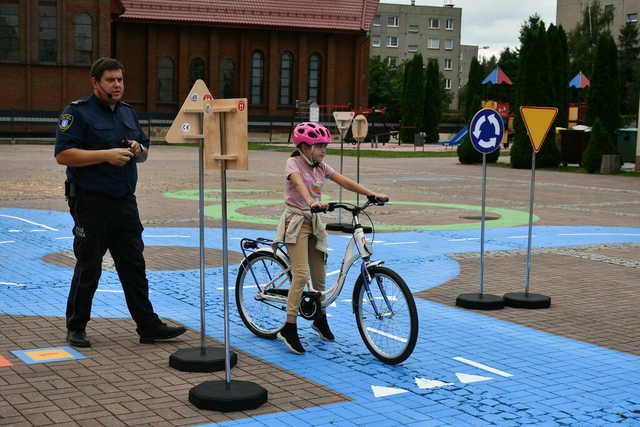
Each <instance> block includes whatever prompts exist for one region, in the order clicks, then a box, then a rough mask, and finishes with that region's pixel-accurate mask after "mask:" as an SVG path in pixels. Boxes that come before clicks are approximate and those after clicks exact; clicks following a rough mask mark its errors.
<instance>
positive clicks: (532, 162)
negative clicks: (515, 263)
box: [524, 150, 536, 295]
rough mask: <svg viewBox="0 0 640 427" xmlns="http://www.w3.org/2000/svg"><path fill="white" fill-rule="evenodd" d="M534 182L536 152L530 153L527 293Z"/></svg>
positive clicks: (525, 286) (525, 287)
mask: <svg viewBox="0 0 640 427" xmlns="http://www.w3.org/2000/svg"><path fill="white" fill-rule="evenodd" d="M535 183H536V152H535V150H534V151H533V153H532V154H531V182H530V183H529V232H528V234H527V266H526V268H525V270H526V273H525V278H524V292H525V294H527V295H529V275H530V272H531V237H532V230H533V193H534V189H535V185H536V184H535Z"/></svg>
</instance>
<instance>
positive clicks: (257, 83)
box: [249, 50, 264, 105]
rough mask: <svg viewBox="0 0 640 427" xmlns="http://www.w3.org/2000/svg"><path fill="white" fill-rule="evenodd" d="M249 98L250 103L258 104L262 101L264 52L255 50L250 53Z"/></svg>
mask: <svg viewBox="0 0 640 427" xmlns="http://www.w3.org/2000/svg"><path fill="white" fill-rule="evenodd" d="M250 94H251V98H250V100H249V101H250V103H251V104H253V105H260V104H263V103H264V97H263V94H264V54H263V53H262V52H260V51H259V50H256V51H255V52H253V54H252V55H251V90H250Z"/></svg>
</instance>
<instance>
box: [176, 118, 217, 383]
mask: <svg viewBox="0 0 640 427" xmlns="http://www.w3.org/2000/svg"><path fill="white" fill-rule="evenodd" d="M198 114H202V113H198ZM205 120H206V119H205V115H204V114H202V121H201V123H202V135H200V136H197V137H198V138H199V143H198V220H199V234H200V248H199V249H200V250H199V255H200V348H195V347H194V348H181V349H179V350H177V351H175V352H174V353H172V354H171V356H170V357H169V366H171V367H172V368H174V369H177V370H179V371H183V372H214V371H220V370H222V369H224V364H223V360H224V356H223V354H222V349H221V348H217V347H207V345H206V319H205V293H206V291H205V282H206V280H205V279H206V277H205V269H206V262H205V236H204V232H205V217H204V198H205V194H204V166H205V165H204V162H205V159H204V145H205V138H204V128H205Z"/></svg>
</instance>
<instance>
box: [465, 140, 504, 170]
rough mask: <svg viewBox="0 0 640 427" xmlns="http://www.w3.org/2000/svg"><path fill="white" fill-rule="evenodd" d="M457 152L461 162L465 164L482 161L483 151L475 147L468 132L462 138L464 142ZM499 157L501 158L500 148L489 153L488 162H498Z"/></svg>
mask: <svg viewBox="0 0 640 427" xmlns="http://www.w3.org/2000/svg"><path fill="white" fill-rule="evenodd" d="M457 153H458V160H460V163H462V164H463V165H471V164H474V163H482V153H481V152H479V151H478V150H476V149H475V148H473V144H471V139H469V134H468V133H467V135H466V136H465V137H464V139H463V140H462V143H461V144H460V145H458V149H457ZM498 158H500V149H497V150H495V151H493V152H491V153H489V154H487V163H496V162H497V161H498Z"/></svg>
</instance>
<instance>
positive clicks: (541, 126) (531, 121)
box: [504, 106, 558, 308]
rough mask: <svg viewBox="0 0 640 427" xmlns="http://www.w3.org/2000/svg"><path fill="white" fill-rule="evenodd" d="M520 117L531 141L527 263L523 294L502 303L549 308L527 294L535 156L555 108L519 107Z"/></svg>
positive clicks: (543, 299)
mask: <svg viewBox="0 0 640 427" xmlns="http://www.w3.org/2000/svg"><path fill="white" fill-rule="evenodd" d="M520 115H521V117H522V121H523V122H524V125H525V127H526V128H527V134H528V136H529V140H530V141H531V146H532V147H533V151H532V153H531V182H530V183H529V228H528V231H527V262H526V265H525V275H524V292H508V293H506V294H504V303H505V305H507V306H509V307H514V308H549V307H550V306H551V298H550V297H548V296H546V295H542V294H534V293H530V292H529V288H530V284H531V246H532V241H533V203H534V192H535V186H536V156H537V154H538V152H540V150H541V149H542V145H543V144H544V141H545V139H546V138H547V135H548V133H549V129H550V128H551V127H552V125H553V123H554V121H555V119H556V117H557V115H558V109H557V108H556V107H530V106H521V107H520Z"/></svg>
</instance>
